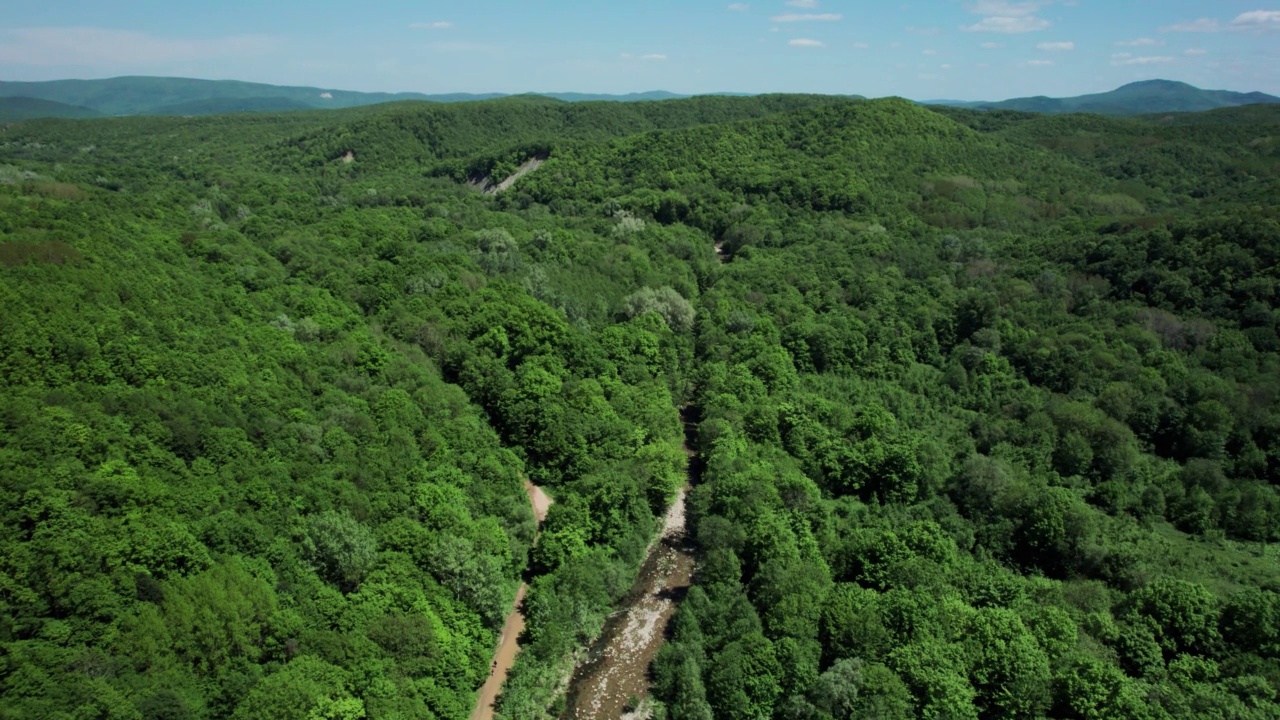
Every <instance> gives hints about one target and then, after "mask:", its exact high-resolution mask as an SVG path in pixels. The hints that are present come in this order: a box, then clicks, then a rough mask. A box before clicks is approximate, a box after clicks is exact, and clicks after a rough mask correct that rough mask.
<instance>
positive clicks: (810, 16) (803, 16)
mask: <svg viewBox="0 0 1280 720" xmlns="http://www.w3.org/2000/svg"><path fill="white" fill-rule="evenodd" d="M843 19H844V16H843V15H841V14H840V13H788V14H786V15H774V16H773V17H771V18H769V20H770V21H771V22H780V23H791V22H835V21H836V20H843Z"/></svg>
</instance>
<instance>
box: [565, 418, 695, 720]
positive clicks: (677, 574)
mask: <svg viewBox="0 0 1280 720" xmlns="http://www.w3.org/2000/svg"><path fill="white" fill-rule="evenodd" d="M696 415H697V412H696V410H693V409H691V408H683V409H682V410H681V419H682V420H684V423H685V443H684V451H685V454H686V455H688V456H689V481H690V483H692V482H693V481H695V480H696V479H697V476H698V475H699V474H700V472H701V469H702V463H701V458H699V457H698V455H697V453H696V452H695V451H694V450H693V449H692V448H691V446H690V443H689V440H690V437H691V435H692V430H693V425H694V424H695V423H696V420H695V418H696ZM688 489H689V485H688V484H686V485H685V486H684V487H682V488H680V491H679V492H678V493H677V495H676V499H675V501H674V502H672V503H671V507H669V508H668V509H667V514H666V517H665V519H664V521H663V526H662V535H661V536H660V537H659V539H658V541H657V542H656V543H654V544H653V545H652V546H650V548H649V555H648V557H646V558H645V561H644V565H642V566H641V568H640V574H639V576H638V577H637V578H636V582H635V584H634V585H633V586H632V588H631V592H630V593H629V594H628V596H627V599H626V601H625V602H624V604H623V609H621V610H619V611H617V612H615V613H614V614H613V615H611V616H610V617H609V620H608V621H607V622H606V623H605V626H604V631H603V632H602V633H601V635H600V639H599V640H597V641H596V643H595V645H594V646H593V647H592V648H591V650H590V652H589V653H588V654H587V659H586V660H585V661H584V662H583V663H581V664H580V665H579V666H578V667H577V668H576V669H575V671H574V676H573V680H572V681H571V682H570V684H569V694H568V704H567V705H566V709H565V712H564V714H563V715H562V717H563V718H565V719H566V720H606V719H607V720H618V719H619V718H638V717H641V716H642V715H641V713H639V712H635V707H634V704H635V703H636V702H637V701H639V700H640V699H641V698H643V697H644V696H645V695H646V694H647V693H648V692H649V664H650V663H652V662H653V659H654V658H655V657H657V655H658V650H660V649H661V648H662V644H663V643H664V642H665V641H666V629H667V624H668V623H669V622H670V621H671V618H672V616H674V615H675V613H676V609H677V608H678V607H679V606H680V602H681V601H682V600H684V596H685V594H686V593H687V592H688V590H689V585H690V584H691V583H692V581H693V569H694V557H693V548H692V546H691V545H690V543H689V538H688V534H687V529H686V526H685V494H686V493H687V491H688Z"/></svg>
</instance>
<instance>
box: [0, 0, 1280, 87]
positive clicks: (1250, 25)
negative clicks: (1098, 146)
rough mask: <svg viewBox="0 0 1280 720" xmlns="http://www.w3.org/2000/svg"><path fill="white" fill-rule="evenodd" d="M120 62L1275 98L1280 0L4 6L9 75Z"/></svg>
mask: <svg viewBox="0 0 1280 720" xmlns="http://www.w3.org/2000/svg"><path fill="white" fill-rule="evenodd" d="M1266 2H1270V3H1271V4H1270V5H1268V4H1265V3H1266ZM117 75H169V76H182V77H196V78H207V79H234V80H248V81H254V82H266V83H273V84H280V85H305V86H314V87H320V88H329V89H343V90H362V91H388V92H398V91H406V92H425V93H444V92H475V93H480V92H504V93H519V92H593V93H627V92H642V91H646V90H668V91H671V92H677V93H684V94H696V93H708V92H749V93H759V92H819V93H835V94H858V95H866V96H869V97H883V96H887V95H898V96H902V97H908V98H912V99H916V100H928V99H957V100H999V99H1004V98H1009V97H1019V96H1025V95H1050V96H1055V97H1057V96H1069V95H1078V94H1083V93H1089V92H1101V91H1106V90H1110V89H1113V88H1115V87H1118V86H1120V85H1122V84H1124V83H1128V82H1132V81H1135V80H1144V79H1152V78H1165V79H1171V80H1182V81H1185V82H1189V83H1191V84H1193V85H1197V86H1199V87H1205V88H1212V89H1229V90H1239V91H1252V90H1260V91H1263V92H1268V93H1272V94H1276V95H1280V0H1245V1H1243V2H1241V1H1238V0H1026V1H1017V0H928V1H925V0H916V1H915V2H893V1H892V0H889V1H887V2H881V1H880V0H856V1H855V0H844V1H842V0H790V1H789V2H788V1H786V0H772V1H769V2H764V1H761V0H755V1H752V2H733V3H729V2H723V1H712V0H644V1H643V2H641V1H640V0H555V1H552V0H465V1H463V0H451V1H435V0H427V1H421V0H420V1H418V2H406V1H400V0H385V1H384V0H365V2H361V3H352V2H349V1H347V2H330V1H329V0H306V1H305V2H300V1H298V0H271V1H270V2H264V0H218V2H216V3H210V2H204V3H186V2H174V1H173V0H80V1H78V2H68V1H67V0H39V1H35V2H33V1H31V0H0V80H53V79H61V78H104V77H113V76H117Z"/></svg>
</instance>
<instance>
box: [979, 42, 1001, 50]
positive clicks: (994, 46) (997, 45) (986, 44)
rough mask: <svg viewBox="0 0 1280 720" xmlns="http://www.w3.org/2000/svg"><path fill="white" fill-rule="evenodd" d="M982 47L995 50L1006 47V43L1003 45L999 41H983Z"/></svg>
mask: <svg viewBox="0 0 1280 720" xmlns="http://www.w3.org/2000/svg"><path fill="white" fill-rule="evenodd" d="M982 47H983V48H985V49H987V50H995V49H997V48H1002V47H1004V45H1002V44H1000V43H998V42H984V43H982Z"/></svg>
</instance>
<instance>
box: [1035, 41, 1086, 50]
mask: <svg viewBox="0 0 1280 720" xmlns="http://www.w3.org/2000/svg"><path fill="white" fill-rule="evenodd" d="M1036 49H1037V50H1045V51H1047V52H1061V51H1063V50H1075V49H1076V44H1075V43H1073V42H1070V41H1068V42H1042V43H1040V44H1039V45H1036Z"/></svg>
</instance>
